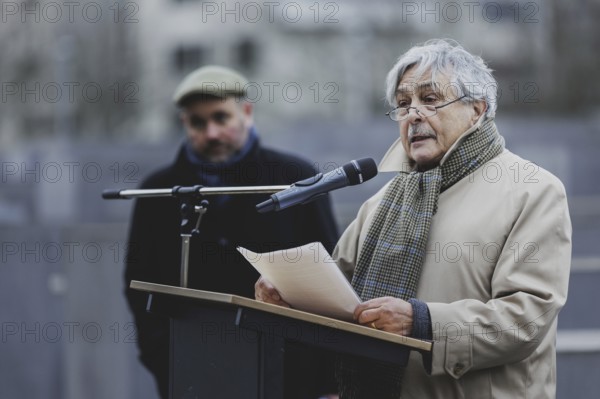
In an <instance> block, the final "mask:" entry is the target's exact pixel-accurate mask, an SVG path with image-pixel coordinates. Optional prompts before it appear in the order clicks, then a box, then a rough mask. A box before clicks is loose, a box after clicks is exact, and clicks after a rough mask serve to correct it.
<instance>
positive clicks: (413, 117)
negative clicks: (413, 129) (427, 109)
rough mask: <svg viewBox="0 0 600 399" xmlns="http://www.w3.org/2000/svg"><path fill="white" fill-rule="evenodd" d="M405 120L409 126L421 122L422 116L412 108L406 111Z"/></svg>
mask: <svg viewBox="0 0 600 399" xmlns="http://www.w3.org/2000/svg"><path fill="white" fill-rule="evenodd" d="M406 119H407V121H408V123H410V124H415V123H421V122H423V116H421V114H420V113H419V111H417V109H416V108H414V107H411V108H409V109H408V118H406Z"/></svg>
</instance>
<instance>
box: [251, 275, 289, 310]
mask: <svg viewBox="0 0 600 399" xmlns="http://www.w3.org/2000/svg"><path fill="white" fill-rule="evenodd" d="M254 297H255V298H256V300H257V301H261V302H266V303H272V304H273V305H279V306H285V307H286V308H289V307H290V305H289V304H288V303H287V302H285V301H284V300H283V299H281V295H279V292H278V291H277V290H276V289H275V287H274V286H273V284H271V283H270V282H269V280H267V279H265V278H262V277H261V278H259V279H258V281H257V282H256V284H254Z"/></svg>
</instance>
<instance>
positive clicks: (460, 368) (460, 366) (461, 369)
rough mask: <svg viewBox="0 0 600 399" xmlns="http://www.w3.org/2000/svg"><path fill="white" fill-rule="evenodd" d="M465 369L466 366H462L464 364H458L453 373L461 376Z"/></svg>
mask: <svg viewBox="0 0 600 399" xmlns="http://www.w3.org/2000/svg"><path fill="white" fill-rule="evenodd" d="M464 369H465V365H464V364H462V363H456V364H455V365H454V369H453V370H452V371H453V372H454V374H456V375H460V374H461V373H462V371H463V370H464Z"/></svg>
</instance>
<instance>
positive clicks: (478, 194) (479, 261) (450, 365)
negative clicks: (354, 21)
mask: <svg viewBox="0 0 600 399" xmlns="http://www.w3.org/2000/svg"><path fill="white" fill-rule="evenodd" d="M496 87H497V84H496V81H495V79H494V78H493V76H492V74H491V71H490V69H489V68H488V67H487V66H486V64H485V63H484V61H483V60H482V59H481V58H480V57H477V56H474V55H472V54H470V53H469V52H467V51H466V50H465V49H464V48H462V47H461V46H460V45H458V44H457V43H453V42H449V41H446V40H431V41H428V42H426V43H424V44H423V45H420V46H416V47H413V48H411V49H410V50H409V51H408V52H406V53H405V54H404V55H402V56H401V57H400V59H399V60H398V62H397V63H396V65H394V67H393V68H392V69H391V71H390V72H389V74H388V77H387V100H388V102H389V104H390V105H391V107H392V110H391V111H390V112H389V113H388V116H389V117H390V118H391V119H392V120H393V121H396V122H397V123H398V128H399V132H400V137H399V139H398V140H397V141H396V142H395V143H394V144H393V145H392V147H391V148H390V149H389V150H388V152H387V154H386V155H385V157H384V158H383V160H382V162H381V164H380V168H379V170H380V171H394V172H397V174H396V175H395V177H394V178H393V179H392V180H391V181H390V182H389V183H388V184H386V185H385V186H384V187H383V188H382V189H381V190H380V191H379V192H378V193H377V194H375V195H374V196H373V197H372V198H370V199H369V200H367V201H366V202H365V203H364V204H363V206H362V207H361V209H360V210H359V212H358V215H357V217H356V219H355V220H354V221H353V222H352V224H351V225H350V226H349V227H348V229H347V230H346V231H345V233H344V234H343V236H342V238H341V239H340V241H339V242H338V245H337V247H336V249H335V251H334V258H335V259H336V260H337V262H338V265H339V267H340V268H341V269H342V270H343V271H344V272H345V273H346V274H347V275H348V276H349V278H351V281H352V286H353V287H354V289H355V290H356V292H357V293H358V295H359V296H360V297H361V299H362V300H363V303H362V304H360V305H359V306H358V307H357V308H356V311H355V318H356V321H357V322H358V323H360V324H363V325H366V326H371V327H372V328H377V329H380V330H383V331H387V332H391V333H395V334H400V335H405V336H412V337H416V338H421V339H429V340H432V341H433V351H432V353H431V355H430V356H424V357H421V356H419V354H418V353H411V355H410V358H409V361H408V365H407V366H406V367H405V368H398V367H395V366H393V365H390V364H383V363H374V362H369V361H367V360H365V359H358V358H348V357H346V358H343V359H341V361H340V362H339V367H338V370H337V371H338V373H337V374H338V376H337V377H338V381H339V385H340V396H341V397H342V398H400V397H402V398H478V399H481V398H495V399H498V398H515V397H517V398H526V397H527V398H552V397H554V396H555V390H556V354H555V340H556V323H557V315H558V312H559V310H560V309H561V308H562V306H563V305H564V303H565V301H566V296H567V286H568V279H569V269H570V261H571V224H570V218H569V213H568V208H567V199H566V195H565V190H564V187H563V185H562V184H561V182H560V181H559V180H558V179H557V178H556V177H555V176H553V175H552V174H550V173H549V172H547V171H545V170H543V169H542V168H540V167H538V166H537V165H535V164H533V163H531V162H529V161H526V160H524V159H523V158H520V157H518V156H517V155H515V154H513V153H511V152H510V151H508V150H507V149H506V148H505V146H504V139H503V138H502V136H501V135H500V134H499V132H498V130H497V128H496V125H495V123H494V115H495V111H496V99H497V98H496ZM256 297H257V298H259V299H262V300H264V301H267V302H272V303H279V304H281V300H280V298H279V297H278V295H277V292H276V290H275V289H274V288H273V287H272V285H270V283H269V282H268V281H264V280H262V281H259V283H257V285H256Z"/></svg>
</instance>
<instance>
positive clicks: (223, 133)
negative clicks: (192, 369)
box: [125, 66, 338, 398]
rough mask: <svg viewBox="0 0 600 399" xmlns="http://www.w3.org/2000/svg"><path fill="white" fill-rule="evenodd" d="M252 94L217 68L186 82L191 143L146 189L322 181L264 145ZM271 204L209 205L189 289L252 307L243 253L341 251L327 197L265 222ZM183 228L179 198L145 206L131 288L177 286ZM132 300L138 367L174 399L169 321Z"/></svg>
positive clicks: (134, 230) (136, 225) (130, 294)
mask: <svg viewBox="0 0 600 399" xmlns="http://www.w3.org/2000/svg"><path fill="white" fill-rule="evenodd" d="M247 85H248V81H247V80H246V79H245V78H244V77H243V76H241V75H240V74H239V73H237V72H235V71H233V70H231V69H227V68H223V67H218V66H207V67H203V68H200V69H198V70H196V71H194V72H193V73H191V74H190V75H188V76H187V77H186V78H185V79H184V80H183V81H182V82H181V84H180V85H179V87H178V88H177V90H176V92H175V95H174V98H173V99H174V101H175V104H176V105H177V106H178V107H179V109H180V118H181V121H182V123H183V126H184V128H185V132H186V136H187V137H186V138H187V139H186V140H185V143H184V144H183V145H182V146H181V148H180V149H179V152H178V154H177V156H176V159H175V162H174V163H173V164H172V165H170V166H168V167H166V168H162V169H160V170H158V171H157V172H155V173H153V174H152V175H151V176H150V177H148V178H147V179H146V180H145V181H144V182H143V183H142V185H141V188H142V189H152V188H171V187H173V186H177V185H179V186H194V185H202V186H206V187H223V186H266V185H288V184H292V183H294V182H296V181H298V180H301V179H305V178H308V177H310V176H313V175H314V174H316V173H317V171H316V170H315V169H314V167H312V166H311V165H310V164H309V163H308V162H307V161H305V160H303V159H301V158H298V157H296V156H293V155H290V154H285V153H282V152H279V151H274V150H270V149H267V148H264V147H263V146H262V143H261V142H260V138H259V136H258V133H257V130H256V128H255V127H254V123H253V104H252V103H250V102H248V101H246V100H245V99H244V96H245V95H246V91H245V90H246V87H247ZM267 198H268V195H266V194H262V195H221V196H210V197H209V198H208V199H209V201H210V204H209V206H208V211H207V213H206V214H205V215H204V216H203V217H202V221H201V224H200V229H199V230H200V234H199V236H198V237H194V238H192V240H191V250H190V268H189V280H188V287H189V288H194V289H201V290H208V291H216V292H224V293H230V294H236V295H241V296H245V297H249V298H253V297H254V283H255V282H256V280H257V279H258V277H259V275H258V273H257V272H256V271H255V270H254V269H253V268H252V267H251V266H250V265H248V263H247V262H246V261H245V260H244V259H243V258H242V257H241V255H240V254H239V253H238V252H237V250H236V247H237V246H242V247H244V248H248V249H250V250H252V251H255V252H266V251H273V250H277V249H285V248H292V247H296V246H299V245H304V244H307V243H310V242H315V241H320V242H322V243H323V244H324V246H325V247H326V248H327V249H328V250H329V251H331V250H332V249H333V246H334V245H335V243H336V241H337V238H338V235H337V231H336V224H335V221H334V218H333V215H332V211H331V208H330V203H329V198H328V197H323V198H321V199H319V200H317V201H314V202H313V203H310V204H307V205H303V206H298V207H293V208H290V209H287V210H284V211H281V212H277V213H268V214H259V213H257V212H256V209H255V205H256V204H257V203H259V202H261V201H263V200H265V199H267ZM180 222H181V216H180V204H179V202H178V200H177V199H174V198H158V199H154V198H153V199H150V198H149V199H140V200H138V201H137V203H136V205H135V210H134V214H133V219H132V223H131V231H130V236H129V249H130V250H129V253H128V256H127V261H126V272H125V283H126V287H129V284H130V282H131V280H141V281H147V282H153V283H160V284H167V285H175V286H177V285H179V280H180V262H181V238H180ZM126 295H127V300H128V302H129V305H130V307H131V309H132V311H133V313H134V316H135V321H136V324H137V327H138V344H139V348H140V359H141V361H142V363H143V364H144V365H145V366H146V367H147V368H148V369H149V370H150V371H151V372H152V373H153V374H154V376H155V378H156V380H157V382H158V386H159V391H160V394H161V396H162V397H164V398H166V397H168V370H169V323H168V320H166V319H164V318H161V317H159V316H157V315H153V314H149V313H147V312H146V311H145V309H146V295H144V294H142V293H139V292H135V291H132V290H129V289H126ZM305 361H310V360H305ZM301 365H302V361H298V362H295V363H294V364H293V365H292V364H291V365H290V369H289V370H286V374H288V372H289V374H290V375H291V374H294V373H296V371H295V370H294V369H293V367H301ZM312 366H314V365H312ZM322 374H326V373H322ZM297 388H298V389H299V392H298V393H299V394H302V395H308V396H310V395H315V396H314V397H316V395H317V394H318V393H325V392H326V390H327V383H326V382H323V381H318V380H315V381H312V380H309V379H307V380H306V381H305V384H303V386H302V387H297ZM286 389H287V388H286ZM299 397H300V396H299Z"/></svg>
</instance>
